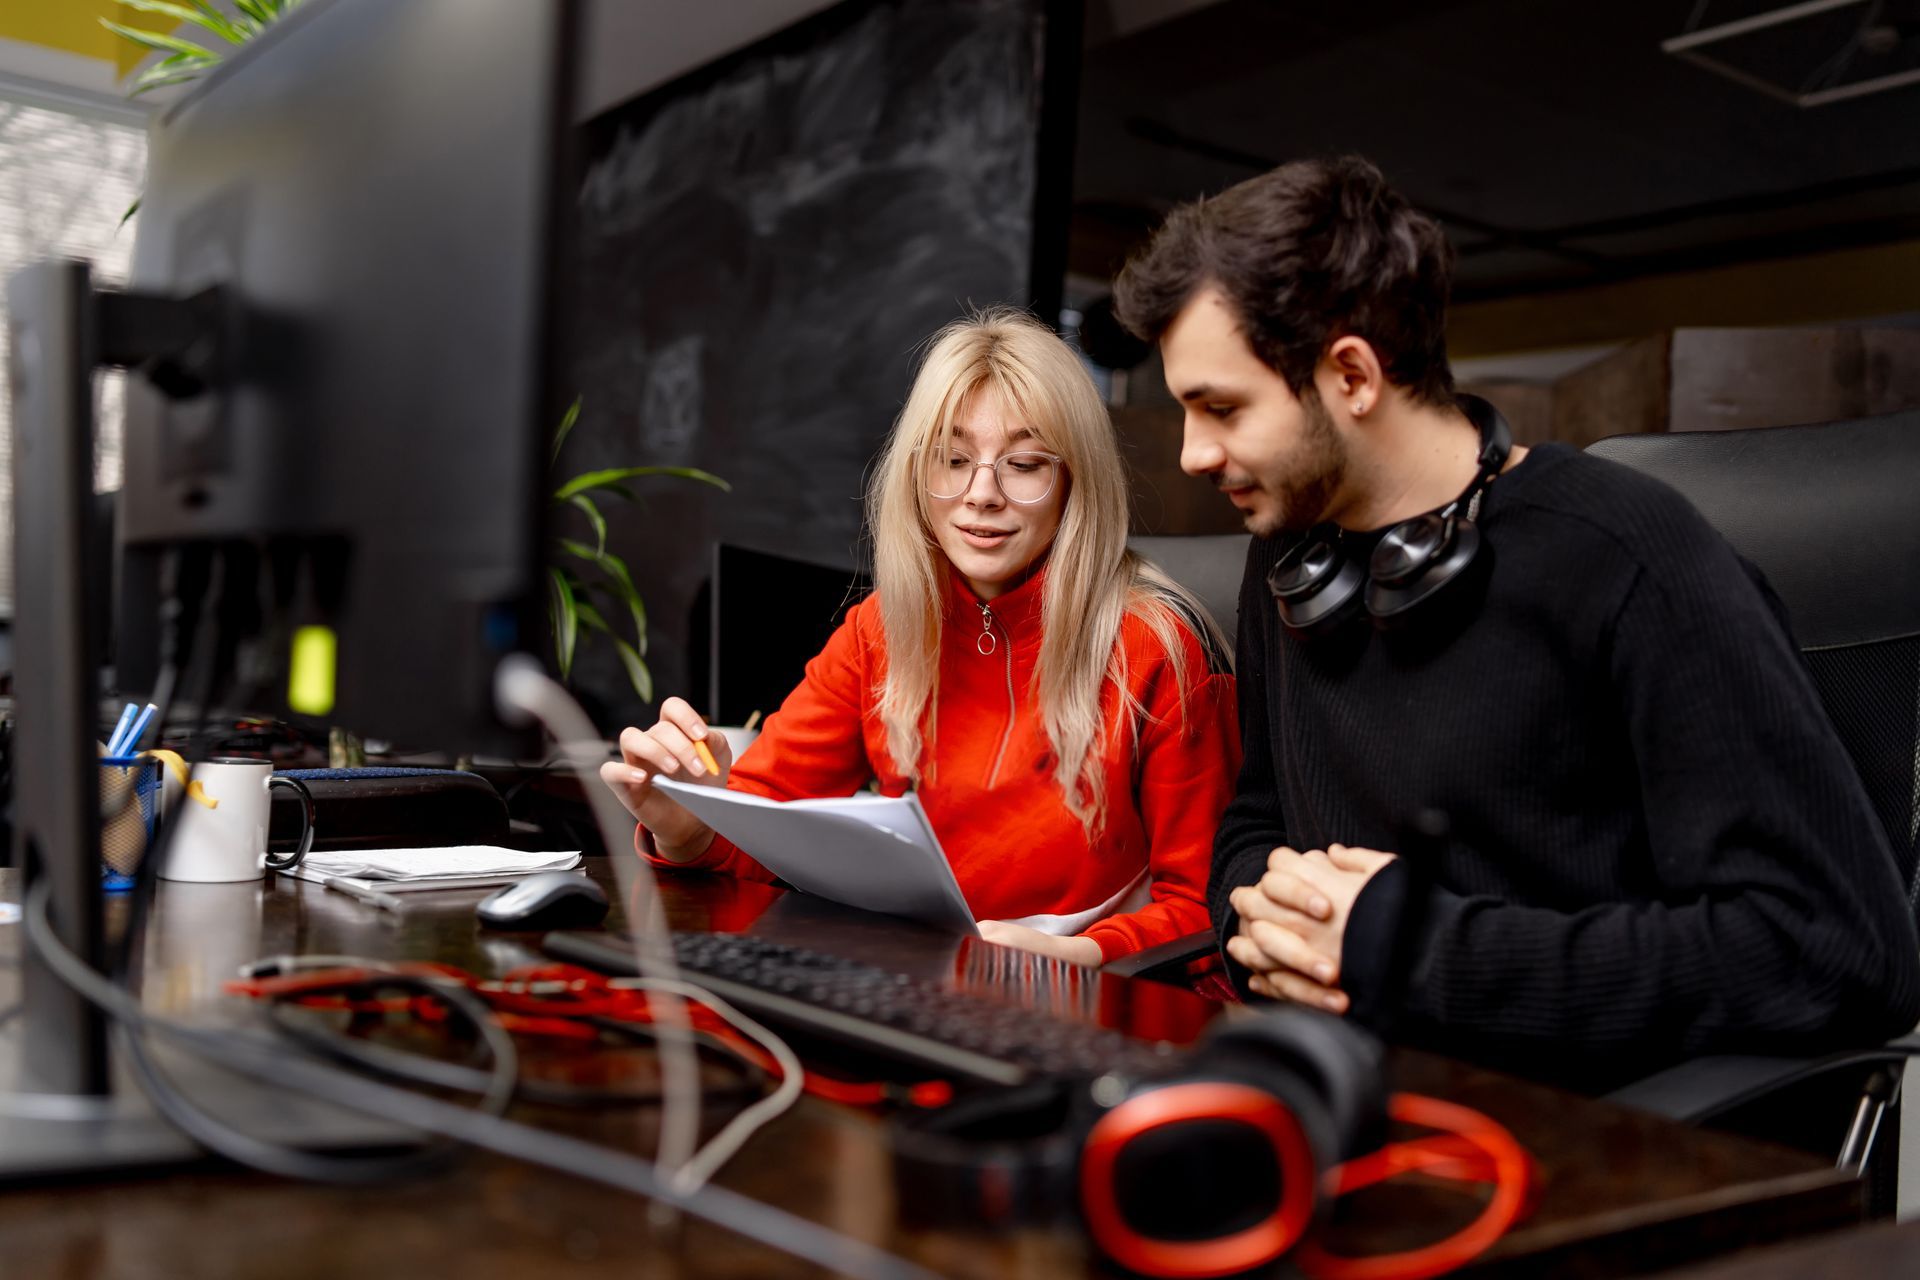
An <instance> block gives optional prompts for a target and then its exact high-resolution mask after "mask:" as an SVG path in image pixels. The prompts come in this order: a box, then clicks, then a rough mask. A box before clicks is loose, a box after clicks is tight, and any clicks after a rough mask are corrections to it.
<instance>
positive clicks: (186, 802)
mask: <svg viewBox="0 0 1920 1280" xmlns="http://www.w3.org/2000/svg"><path fill="white" fill-rule="evenodd" d="M193 778H194V781H196V782H198V783H200V784H202V786H203V787H204V788H205V791H206V796H207V799H208V801H210V802H211V803H201V802H200V801H197V800H195V799H193V798H192V797H190V796H189V797H185V798H183V799H182V800H181V801H180V802H179V803H178V805H177V806H176V807H175V808H174V811H173V814H172V815H171V817H170V818H169V819H168V820H169V821H171V822H174V823H177V824H178V828H179V829H178V830H176V831H175V832H174V833H173V836H172V840H171V842H170V843H169V844H168V846H167V859H166V865H165V866H163V867H161V868H160V874H161V876H162V877H164V878H165V879H168V880H194V881H199V882H201V883H205V884H226V883H233V882H235V881H241V880H258V879H260V878H261V877H262V876H264V875H265V874H266V873H267V871H268V870H273V871H291V870H292V869H293V868H294V867H296V866H298V865H299V862H300V859H302V858H303V857H305V856H306V853H307V850H308V849H309V848H311V847H312V846H313V793H312V792H310V791H308V790H307V786H306V784H305V783H304V782H301V781H300V780H299V779H298V778H283V777H276V776H274V772H273V764H272V763H271V762H270V761H266V760H245V759H237V758H232V757H228V758H218V759H214V760H211V761H208V762H207V763H205V764H200V765H196V766H195V767H194V770H193ZM275 787H287V788H289V789H291V790H293V791H295V792H297V793H298V794H299V796H300V799H301V802H302V803H301V828H300V845H299V848H298V849H297V850H295V852H293V853H292V854H289V855H286V856H284V857H275V858H268V856H267V815H268V813H269V811H270V810H269V801H270V796H269V793H270V792H271V791H272V789H273V788H275Z"/></svg>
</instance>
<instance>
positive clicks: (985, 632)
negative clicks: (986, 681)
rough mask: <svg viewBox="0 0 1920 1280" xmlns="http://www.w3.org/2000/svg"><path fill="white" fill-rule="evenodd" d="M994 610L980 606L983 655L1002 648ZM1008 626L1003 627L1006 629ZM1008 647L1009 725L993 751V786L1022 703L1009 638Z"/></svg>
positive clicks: (979, 645) (978, 642)
mask: <svg viewBox="0 0 1920 1280" xmlns="http://www.w3.org/2000/svg"><path fill="white" fill-rule="evenodd" d="M993 623H994V617H993V610H992V609H990V608H988V607H987V606H986V605H984V604H983V605H981V606H980V634H979V636H978V637H977V638H975V640H974V642H973V647H974V649H975V650H977V651H978V652H979V654H980V656H981V657H983V658H990V657H992V656H993V651H994V650H995V649H997V648H1000V647H1001V645H1000V638H999V637H998V636H996V635H994V633H993ZM1005 629H1006V628H1004V627H1003V628H1001V630H1003V631H1004V630H1005ZM1005 648H1006V651H1007V652H1006V663H1007V727H1006V728H1004V729H1002V730H1001V731H1000V746H999V749H998V750H996V751H995V752H994V753H993V767H992V768H991V769H989V770H988V771H987V785H988V786H989V787H991V786H993V784H994V783H995V782H997V781H998V780H999V778H1000V762H1001V761H1003V760H1005V759H1006V758H1007V743H1008V741H1009V740H1011V739H1012V737H1013V722H1014V719H1015V717H1016V716H1017V715H1018V714H1019V711H1020V705H1019V703H1018V702H1017V701H1016V700H1015V699H1014V695H1013V642H1012V641H1011V640H1009V641H1008V642H1007V644H1006V646H1005Z"/></svg>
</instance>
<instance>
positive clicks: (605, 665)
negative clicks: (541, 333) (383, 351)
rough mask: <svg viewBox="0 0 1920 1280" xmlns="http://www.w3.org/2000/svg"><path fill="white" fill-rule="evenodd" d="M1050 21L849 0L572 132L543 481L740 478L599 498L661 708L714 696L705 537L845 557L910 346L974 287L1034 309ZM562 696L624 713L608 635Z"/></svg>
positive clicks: (960, 305)
mask: <svg viewBox="0 0 1920 1280" xmlns="http://www.w3.org/2000/svg"><path fill="white" fill-rule="evenodd" d="M1042 9H1043V5H1042V0H893V2H885V0H855V2H854V3H849V4H846V5H842V6H840V7H838V8H835V9H833V10H830V11H828V12H827V13H825V14H822V15H820V16H819V17H817V18H814V19H811V20H809V21H807V22H805V23H803V24H801V25H800V26H798V27H796V28H793V29H792V30H790V31H788V32H784V33H781V34H779V35H776V36H774V37H771V38H770V39H768V40H766V41H764V42H762V43H760V44H758V45H755V46H752V47H750V48H748V49H747V50H745V51H743V52H741V53H740V54H736V55H734V56H732V57H729V58H728V59H726V60H725V61H723V62H722V63H719V64H716V66H714V67H712V68H709V69H707V70H705V71H702V72H698V73H695V74H694V75H693V76H690V77H688V78H686V79H684V80H681V81H679V82H676V83H675V84H672V85H669V86H667V87H666V88H664V89H662V90H659V91H657V92H654V93H651V94H649V95H647V96H646V97H644V98H642V99H639V100H636V101H635V102H632V103H630V104H627V105H626V106H623V107H620V108H617V109H615V110H614V111H612V112H609V113H608V114H607V115H605V116H603V117H601V118H600V119H598V120H597V121H595V122H594V123H593V124H592V125H590V126H589V127H588V146H589V159H588V162H587V166H586V174H585V179H584V183H583V187H582V192H581V198H580V203H579V220H578V227H577V231H576V239H577V245H578V265H579V271H580V279H579V282H578V284H577V291H578V302H577V304H576V305H575V307H574V308H573V310H572V314H571V316H570V323H571V326H572V330H573V332H572V333H571V335H570V336H569V338H568V346H569V349H570V353H571V356H572V360H571V364H572V368H573V370H574V374H575V381H576V385H577V388H578V390H579V393H580V395H581V397H582V402H583V409H582V415H581V422H580V425H579V427H578V428H577V429H576V431H575V432H574V435H573V436H572V438H571V441H570V443H569V445H568V448H567V452H566V455H565V457H563V458H562V460H561V464H560V473H561V474H565V475H571V474H573V473H575V472H577V471H581V470H585V469H587V468H590V467H601V466H620V465H634V464H638V463H643V462H645V463H666V464H681V465H692V466H698V467H703V468H706V469H708V470H710V471H713V472H716V473H718V474H720V475H722V476H724V477H725V478H726V479H727V480H729V481H730V482H731V483H732V485H733V491H732V492H731V493H727V494H722V493H717V492H715V491H713V490H711V489H708V488H706V487H704V486H697V485H693V484H690V483H687V482H684V481H675V480H643V481H641V482H639V495H640V502H639V504H637V505H635V506H626V505H623V504H619V503H615V504H613V509H611V510H610V511H609V519H610V521H611V523H612V525H613V532H612V535H611V538H610V542H611V544H612V549H613V550H615V551H616V552H618V553H620V554H622V555H624V556H626V557H627V559H628V562H629V564H630V565H631V566H632V569H633V573H634V578H635V581H636V583H637V584H638V586H639V588H640V591H641V594H642V595H643V596H644V597H645V599H646V601H647V606H648V611H649V615H650V619H651V623H652V636H651V639H652V647H651V650H650V652H649V654H648V660H649V662H650V664H651V666H652V668H653V672H654V676H655V686H656V691H657V694H656V696H657V697H659V698H664V697H666V696H667V695H669V694H674V693H679V694H683V695H687V696H689V697H690V698H691V699H692V700H693V701H694V702H695V704H696V706H698V705H699V704H700V703H701V702H703V701H704V690H701V691H698V696H696V695H695V693H694V691H691V689H690V685H689V681H688V675H687V672H688V661H687V644H688V641H687V636H688V630H689V628H688V614H689V610H690V608H691V606H692V604H693V602H694V599H695V595H696V593H697V592H698V590H699V588H700V586H701V583H702V580H703V579H704V577H705V576H706V574H707V566H708V563H709V560H710V555H709V550H710V547H711V546H712V544H713V543H714V542H715V541H716V540H721V541H727V542H734V543H743V544H746V545H748V546H752V547H756V548H760V549H763V550H769V551H778V552H782V553H785V554H789V555H794V556H798V557H802V558H807V559H814V560H821V561H826V562H831V563H844V564H847V565H852V564H853V563H855V561H856V558H863V557H862V551H861V548H860V546H859V542H860V531H861V505H860V496H861V486H862V480H863V476H864V473H865V471H866V469H867V467H868V465H869V463H870V461H871V460H872V458H873V457H874V455H875V453H876V451H877V449H878V448H879V446H880V444H881V442H882V440H883V439H884V436H885V433H886V431H887V429H888V427H889V426H890V425H891V423H892V420H893V418H894V416H895V414H896V413H897V412H898V410H899V407H900V405H901V403H902V402H903V400H904V398H905V395H906V391H907V388H908V384H909V381H910V378H911V375H912V367H913V360H914V355H915V352H916V350H917V349H918V347H919V345H920V344H921V343H922V342H923V341H924V340H925V339H926V337H927V336H928V335H929V334H931V333H932V332H933V331H934V330H935V329H937V328H939V326H940V325H942V324H944V323H946V322H947V321H949V320H951V319H953V318H954V317H956V316H957V315H959V314H961V313H962V311H963V310H964V309H965V307H966V306H967V305H968V304H970V303H971V304H975V305H984V304H987V303H996V302H1007V303H1013V304H1015V305H1025V304H1027V303H1028V302H1029V301H1030V300H1031V299H1030V295H1031V293H1032V292H1033V284H1032V279H1031V276H1032V265H1031V264H1032V261H1033V255H1034V244H1035V239H1036V237H1035V234H1034V232H1035V215H1034V208H1035V204H1036V198H1037V197H1036V192H1037V190H1042V189H1045V188H1046V187H1047V186H1048V183H1046V182H1044V181H1039V180H1038V173H1039V165H1040V161H1039V146H1038V144H1037V139H1038V137H1039V133H1040V121H1041V91H1040V90H1041V73H1042V62H1043V49H1044V46H1045V23H1044V19H1043V16H1042ZM1056 283H1057V282H1056ZM836 603H838V602H837V601H826V602H823V605H822V607H823V608H827V609H831V608H832V607H833V606H834V605H835V604H836ZM766 625H768V626H770V627H778V626H780V625H781V619H779V618H772V617H770V618H768V619H766ZM576 684H577V685H579V686H580V687H581V688H582V689H583V690H584V691H586V692H588V693H590V694H594V695H599V696H601V697H602V698H604V700H605V702H606V707H605V709H604V716H603V723H604V724H605V726H606V727H612V726H613V722H615V721H632V720H633V719H635V718H637V717H639V716H640V715H641V714H642V709H641V707H640V705H639V702H638V700H637V699H636V698H635V697H634V696H633V694H632V693H631V691H630V690H627V689H626V688H625V687H624V686H625V682H624V679H623V678H622V676H621V674H620V672H619V668H618V667H617V665H616V664H615V663H614V661H613V657H612V655H611V654H610V653H608V652H605V651H604V650H602V651H600V652H598V653H590V654H589V656H588V657H587V658H586V659H585V660H584V667H583V669H582V670H581V671H580V673H579V675H578V677H577V679H576Z"/></svg>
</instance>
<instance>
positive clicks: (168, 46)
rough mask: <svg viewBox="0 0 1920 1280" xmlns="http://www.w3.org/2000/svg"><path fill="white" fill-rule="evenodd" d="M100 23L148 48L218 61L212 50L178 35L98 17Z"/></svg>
mask: <svg viewBox="0 0 1920 1280" xmlns="http://www.w3.org/2000/svg"><path fill="white" fill-rule="evenodd" d="M100 25H101V26H103V27H105V28H106V29H107V30H109V31H111V32H113V34H115V35H117V36H122V37H124V38H126V39H128V40H131V41H133V42H134V43H135V44H137V45H144V46H145V47H146V48H149V49H158V50H160V52H162V53H181V54H186V55H187V56H188V58H189V59H192V60H197V61H204V62H209V63H212V62H218V61H220V55H219V54H217V53H215V52H214V51H213V50H211V49H208V48H205V47H203V46H201V45H197V44H194V43H192V42H191V41H187V40H182V39H181V38H180V37H179V36H170V35H165V34H163V33H161V32H158V31H142V30H140V28H138V27H126V26H122V25H121V24H119V23H118V22H109V21H107V20H106V19H105V18H102V19H100Z"/></svg>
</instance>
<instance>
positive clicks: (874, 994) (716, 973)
mask: <svg viewBox="0 0 1920 1280" xmlns="http://www.w3.org/2000/svg"><path fill="white" fill-rule="evenodd" d="M673 944H674V945H673V949H674V953H675V955H676V956H677V957H678V958H679V961H680V965H681V967H682V968H683V969H685V970H687V971H688V972H689V973H690V974H692V975H697V977H696V980H697V981H698V982H699V984H700V985H701V986H703V987H705V988H707V989H708V990H709V991H711V992H713V993H714V994H715V995H717V996H719V997H721V998H722V999H724V1000H726V1001H728V1002H729V1003H731V1004H734V1005H736V1006H738V1007H739V1008H741V1009H742V1010H744V1011H746V1012H748V1013H751V1014H753V1015H754V1016H755V1017H757V1018H760V1019H762V1020H763V1021H765V1022H768V1023H770V1024H774V1025H777V1026H783V1027H786V1028H790V1029H792V1030H795V1031H800V1032H805V1033H808V1034H811V1035H815V1036H820V1037H823V1038H826V1039H829V1040H832V1041H835V1042H837V1043H840V1044H845V1045H849V1046H851V1047H854V1048H856V1049H860V1050H863V1051H865V1052H868V1053H872V1054H877V1055H879V1056H881V1057H885V1058H889V1059H893V1060H895V1061H899V1062H903V1063H908V1064H911V1065H913V1066H916V1067H924V1068H927V1069H930V1070H932V1071H933V1072H935V1073H937V1074H939V1075H941V1076H944V1077H948V1078H956V1079H968V1080H979V1081H983V1082H987V1083H991V1084H1020V1083H1022V1082H1023V1081H1026V1080H1029V1079H1032V1078H1035V1077H1036V1076H1097V1075H1102V1074H1105V1073H1107V1072H1121V1073H1124V1074H1128V1075H1134V1076H1141V1075H1150V1074H1157V1073H1159V1072H1161V1071H1164V1070H1165V1069H1166V1068H1167V1067H1168V1066H1169V1065H1170V1064H1171V1063H1172V1062H1173V1061H1174V1060H1176V1059H1177V1057H1178V1055H1179V1052H1180V1048H1179V1046H1176V1045H1172V1044H1168V1043H1164V1042H1160V1041H1152V1040H1142V1039H1138V1038H1136V1037H1133V1036H1129V1035H1127V1034H1125V1033H1124V1032H1120V1031H1116V1030H1113V1029H1112V1028H1109V1027H1103V1026H1100V1025H1098V1024H1096V1023H1093V1022H1087V1021H1080V1020H1078V1019H1074V1018H1068V1017H1064V1016H1061V1015H1058V1014H1053V1013H1047V1012H1043V1011H1041V1010H1037V1009H1030V1008H1027V1007H1025V1006H1023V1005H1019V1004H1015V1003H1012V1002H1010V1001H1007V1000H1001V999H995V998H993V997H992V996H991V995H988V994H986V993H984V992H971V991H966V990H955V989H953V988H951V987H947V986H942V985H940V984H937V983H933V982H929V981H926V980H924V979H920V978H915V977H911V976H909V975H907V974H904V973H896V972H892V971H889V970H886V969H881V968H877V967H875V966H873V965H870V964H865V963H862V962H861V961H858V960H852V959H848V958H847V957H845V956H838V955H831V954H829V953H826V952H821V951H809V950H806V949H804V948H801V947H793V946H788V945H786V944H784V943H779V942H772V941H769V940H767V939H764V938H756V937H751V936H748V935H746V934H738V933H677V934H675V935H674V938H673ZM543 946H544V948H545V950H546V951H547V952H549V953H550V954H552V955H555V956H558V957H559V958H561V959H563V960H567V961H570V962H572V963H574V964H580V965H585V966H586V967H587V968H590V969H597V970H599V971H600V972H602V973H617V974H631V973H633V972H634V963H633V950H632V944H631V943H630V942H629V941H628V940H627V939H625V938H623V937H621V936H619V935H617V934H608V933H550V934H548V935H547V936H546V941H545V942H544V944H543ZM1088 978H1089V981H1097V980H1098V979H1097V978H1095V977H1094V976H1093V975H1088Z"/></svg>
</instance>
